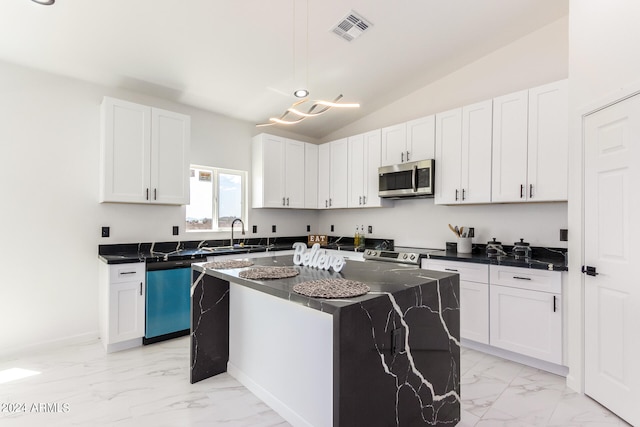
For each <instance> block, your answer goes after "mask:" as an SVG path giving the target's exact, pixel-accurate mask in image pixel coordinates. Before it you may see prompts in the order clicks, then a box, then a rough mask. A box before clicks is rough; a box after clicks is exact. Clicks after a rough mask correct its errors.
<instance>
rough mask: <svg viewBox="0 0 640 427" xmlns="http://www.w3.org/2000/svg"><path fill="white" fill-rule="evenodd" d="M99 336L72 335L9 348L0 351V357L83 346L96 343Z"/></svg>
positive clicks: (94, 332) (91, 333)
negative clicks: (77, 345)
mask: <svg viewBox="0 0 640 427" xmlns="http://www.w3.org/2000/svg"><path fill="white" fill-rule="evenodd" d="M98 339H99V334H98V331H97V330H95V331H91V332H86V333H83V334H78V335H72V336H69V337H64V338H59V339H55V340H50V341H44V342H40V343H37V344H29V345H25V346H19V347H11V348H4V349H0V357H2V358H11V357H19V356H21V355H23V354H33V353H40V352H43V351H51V350H55V349H58V348H62V347H67V346H70V345H76V344H85V343H89V342H92V341H98Z"/></svg>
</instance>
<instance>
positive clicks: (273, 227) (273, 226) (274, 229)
mask: <svg viewBox="0 0 640 427" xmlns="http://www.w3.org/2000/svg"><path fill="white" fill-rule="evenodd" d="M271 232H272V233H275V232H276V226H275V225H272V226H271Z"/></svg>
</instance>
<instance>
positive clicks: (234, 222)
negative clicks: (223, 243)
mask: <svg viewBox="0 0 640 427" xmlns="http://www.w3.org/2000/svg"><path fill="white" fill-rule="evenodd" d="M238 221H240V224H242V235H243V236H244V222H242V220H241V219H240V218H236V219H234V220H233V222H232V223H231V246H233V226H234V225H236V222H238Z"/></svg>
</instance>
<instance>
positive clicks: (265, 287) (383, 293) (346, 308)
mask: <svg viewBox="0 0 640 427" xmlns="http://www.w3.org/2000/svg"><path fill="white" fill-rule="evenodd" d="M274 255H275V254H274ZM238 258H242V256H239V257H238ZM251 261H252V262H254V266H282V267H292V266H294V264H293V256H273V257H266V258H257V259H256V258H252V259H251ZM204 264H205V263H196V264H193V265H192V280H193V284H192V296H191V298H192V303H191V306H192V318H191V324H192V329H191V382H192V383H195V382H198V381H201V380H204V379H206V378H209V377H211V376H214V375H217V374H220V373H222V372H227V371H229V372H230V373H232V375H233V372H249V371H250V372H254V374H256V375H257V377H259V378H263V374H260V372H263V371H265V370H266V371H268V372H269V373H273V372H278V373H279V374H277V375H278V381H277V382H276V385H275V386H274V389H271V388H270V386H269V385H268V383H260V384H259V386H260V387H258V390H266V391H267V392H268V393H267V394H268V395H269V396H271V395H272V394H271V393H274V394H273V396H275V395H276V394H278V393H281V392H282V391H280V392H278V391H277V390H299V393H300V395H304V396H307V395H309V396H310V398H311V399H315V398H317V393H320V392H319V391H318V392H315V394H314V392H313V388H314V384H313V383H304V384H300V383H299V382H300V381H304V380H300V381H298V380H297V378H298V376H297V375H295V371H293V372H289V370H290V369H291V368H290V365H289V363H288V362H287V360H288V358H290V357H293V356H291V354H290V353H289V350H284V352H283V353H282V356H281V357H276V358H275V359H274V358H270V359H269V360H270V362H268V363H266V362H264V363H265V364H263V362H262V361H263V358H262V357H256V358H254V359H253V362H252V363H255V364H257V365H247V366H249V368H248V369H246V370H245V369H243V368H242V366H240V368H238V366H239V365H241V364H243V363H248V362H246V361H247V360H249V359H251V356H250V355H255V354H258V353H260V352H262V351H279V350H278V349H279V348H280V347H282V346H287V345H289V346H291V348H293V349H295V351H303V350H301V349H304V348H305V345H304V344H302V342H307V340H308V337H306V336H303V337H299V336H298V335H296V334H295V333H293V332H289V330H288V329H287V330H286V332H285V335H284V336H285V337H286V339H285V340H284V342H283V341H282V339H279V340H278V339H275V338H274V339H275V341H274V342H273V345H272V346H269V349H267V348H265V347H264V346H260V347H258V348H253V347H252V346H251V341H249V342H248V341H247V339H246V338H243V337H247V336H254V334H253V331H254V328H253V327H251V326H247V325H251V324H257V325H261V326H262V325H270V324H271V323H270V322H272V319H279V318H282V316H283V313H285V312H286V313H288V314H287V315H286V316H287V320H286V322H285V325H289V324H291V325H300V324H306V323H305V320H304V319H308V318H309V317H311V318H316V319H317V317H316V316H328V318H325V319H326V320H327V321H329V323H328V325H329V326H328V327H329V331H331V332H329V335H328V336H327V335H324V334H321V336H324V337H325V338H323V340H322V341H320V342H323V343H325V344H323V345H321V346H320V347H321V348H322V349H328V350H327V351H329V352H330V353H329V354H330V355H331V356H329V358H330V359H332V360H333V362H332V363H331V366H330V367H328V368H320V366H318V365H314V372H317V373H316V374H315V375H317V376H318V377H319V378H332V380H331V384H332V386H331V387H330V388H329V391H327V393H329V394H330V399H331V400H332V402H333V403H332V405H331V408H332V409H331V410H332V411H333V413H332V415H331V417H332V418H331V419H332V420H333V422H332V423H331V425H333V426H334V427H341V426H354V425H366V426H370V427H378V426H380V427H382V426H385V427H386V426H392V425H393V426H398V425H399V426H403V425H412V426H413V425H415V426H418V425H425V426H426V425H431V426H433V425H435V426H454V425H456V424H457V423H458V422H459V421H460V404H461V402H460V311H459V310H460V307H459V275H458V274H456V273H449V272H438V271H428V270H422V269H420V268H416V267H415V266H406V265H401V264H396V263H390V262H380V261H364V262H363V261H349V260H347V261H346V264H345V266H344V268H343V269H342V270H341V271H340V272H339V273H335V272H333V271H331V272H328V271H324V270H319V269H316V268H312V267H304V266H294V268H295V269H297V270H298V271H299V272H300V274H299V275H298V276H296V277H293V278H287V279H272V280H251V279H244V278H242V277H240V276H239V273H240V272H241V271H243V270H246V269H249V268H251V267H244V268H237V269H233V268H231V269H210V268H204V267H203V265H204ZM327 278H343V279H347V280H353V281H357V282H361V283H364V284H366V285H368V286H369V287H370V291H369V292H368V293H367V294H365V295H362V296H357V297H352V298H341V299H323V298H313V297H307V296H303V295H299V294H297V293H295V292H294V291H293V286H294V285H296V284H298V283H302V282H305V281H310V280H318V279H327ZM247 288H249V289H247ZM256 291H257V292H256ZM247 292H249V293H252V295H255V297H254V296H251V297H250V298H249V296H250V295H249V294H247ZM258 296H261V297H259V298H258ZM245 297H246V298H249V299H248V300H247V304H248V305H246V306H245V304H244V303H245V300H244V299H243V298H245ZM255 298H258V299H257V300H258V301H263V305H265V306H271V304H273V303H272V302H271V301H281V303H279V304H281V305H280V307H281V308H280V309H279V310H278V311H277V312H272V311H268V310H265V309H263V308H261V307H262V305H258V306H256V305H255V301H256V299H255ZM231 300H233V303H230V301H231ZM249 306H251V307H253V309H249V308H245V307H249ZM285 306H286V307H285ZM259 307H260V308H259ZM288 307H291V309H289V308H288ZM285 308H286V309H285ZM318 312H321V313H318ZM234 313H235V314H234ZM323 318H324V317H323ZM230 319H235V320H230ZM238 319H242V320H238ZM276 321H277V320H276ZM230 325H234V326H233V333H232V334H230ZM282 327H283V326H279V327H277V328H275V329H267V330H265V331H264V332H263V334H264V335H260V337H263V336H265V338H264V339H265V340H266V342H269V341H270V338H268V336H270V335H271V334H273V335H274V336H276V337H278V336H279V337H282V334H283V332H282V329H281V328H282ZM295 327H296V326H293V327H292V328H294V330H295ZM245 328H246V331H247V332H245ZM296 337H299V338H296ZM298 339H301V340H302V342H299V341H297V340H298ZM326 339H328V340H329V341H328V343H327V342H326V341H324V340H326ZM260 341H262V338H261V340H260ZM238 343H241V344H238ZM256 345H258V344H256ZM230 348H232V349H236V352H235V353H234V352H233V351H231V352H230ZM238 348H241V349H245V351H244V352H240V353H237V351H238V350H237V349H238ZM247 348H253V351H251V350H249V351H248V352H247V351H246V349H247ZM291 351H293V350H291ZM234 355H235V356H234ZM316 357H317V353H313V354H309V355H307V356H303V357H297V358H296V360H315V359H316ZM234 358H238V359H234ZM255 366H258V368H255ZM322 366H326V365H322ZM241 377H242V376H241ZM241 377H236V378H237V379H239V378H241ZM239 381H240V382H241V383H243V381H242V380H240V379H239ZM254 381H255V382H254ZM258 382H259V380H256V379H255V378H254V377H252V378H250V380H249V382H248V383H247V384H249V385H251V384H258ZM243 384H245V383H243ZM247 384H245V385H246V386H247ZM283 384H284V385H283ZM249 388H250V387H249ZM276 389H277V390H276ZM322 389H323V390H327V389H325V388H322ZM307 390H310V391H309V392H308V393H307ZM331 390H332V391H331ZM305 393H307V394H305ZM322 396H326V394H325V393H324V392H323V393H322ZM276 398H277V399H279V400H278V401H279V402H280V403H283V404H285V405H288V404H289V402H288V401H287V399H286V396H285V397H282V395H278V396H276ZM299 398H300V396H297V397H296V399H294V401H298V400H299ZM321 400H322V399H321ZM291 405H292V406H290V407H289V408H290V410H291V411H293V412H292V413H296V414H299V415H300V416H301V417H303V418H304V415H303V414H304V410H301V411H300V412H298V411H297V409H296V407H295V403H292V404H291ZM311 407H314V405H311ZM284 413H288V412H287V411H285V412H284ZM285 419H287V418H286V417H285ZM288 421H290V422H292V420H289V419H288ZM303 424H304V423H303ZM307 424H309V423H308V422H307ZM323 425H324V423H323Z"/></svg>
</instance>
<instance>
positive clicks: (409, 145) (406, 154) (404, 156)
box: [381, 115, 435, 166]
mask: <svg viewBox="0 0 640 427" xmlns="http://www.w3.org/2000/svg"><path fill="white" fill-rule="evenodd" d="M381 137H382V151H381V166H389V165H395V164H398V163H404V162H412V161H418V160H425V159H433V158H434V143H435V116H433V115H431V116H427V117H422V118H419V119H416V120H411V121H409V122H406V123H401V124H398V125H394V126H388V127H385V128H382V136H381Z"/></svg>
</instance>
